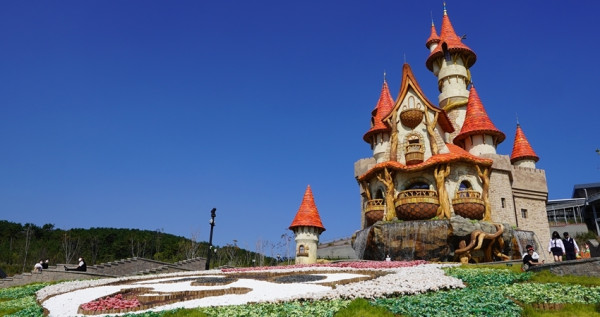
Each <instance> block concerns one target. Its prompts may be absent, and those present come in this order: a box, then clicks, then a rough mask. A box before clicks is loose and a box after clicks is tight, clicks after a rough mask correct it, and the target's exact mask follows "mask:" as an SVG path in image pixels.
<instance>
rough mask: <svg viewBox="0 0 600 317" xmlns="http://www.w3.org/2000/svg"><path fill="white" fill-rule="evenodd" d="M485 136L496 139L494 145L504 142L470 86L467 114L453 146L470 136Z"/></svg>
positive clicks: (501, 134) (500, 132) (503, 137)
mask: <svg viewBox="0 0 600 317" xmlns="http://www.w3.org/2000/svg"><path fill="white" fill-rule="evenodd" d="M478 134H479V135H480V134H487V135H492V136H494V137H496V140H497V141H496V142H497V143H496V144H499V143H501V142H502V141H504V139H505V138H506V136H505V135H504V133H502V131H500V130H498V129H497V128H496V126H495V125H494V124H493V123H492V121H491V120H490V118H489V117H488V115H487V112H486V111H485V108H484V107H483V103H481V99H479V95H478V94H477V91H476V90H475V86H473V85H471V90H470V91H469V101H468V103H467V113H466V114H465V122H464V123H463V126H462V129H461V130H460V133H459V134H458V135H457V136H456V137H455V138H454V141H453V142H454V144H456V145H461V143H462V141H463V140H464V139H465V138H466V137H468V136H471V135H478Z"/></svg>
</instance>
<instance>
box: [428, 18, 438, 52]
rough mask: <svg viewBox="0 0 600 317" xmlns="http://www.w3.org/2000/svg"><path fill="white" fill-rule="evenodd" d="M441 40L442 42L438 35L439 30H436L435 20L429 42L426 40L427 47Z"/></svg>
mask: <svg viewBox="0 0 600 317" xmlns="http://www.w3.org/2000/svg"><path fill="white" fill-rule="evenodd" d="M439 42H440V37H439V36H438V35H437V32H436V31H435V25H434V24H433V21H431V34H430V35H429V38H428V39H427V42H425V47H427V48H429V47H430V46H431V44H433V43H439Z"/></svg>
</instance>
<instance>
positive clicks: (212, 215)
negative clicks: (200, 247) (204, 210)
mask: <svg viewBox="0 0 600 317" xmlns="http://www.w3.org/2000/svg"><path fill="white" fill-rule="evenodd" d="M216 216H217V208H213V209H212V210H211V211H210V239H209V240H208V252H207V253H208V254H207V255H206V267H205V269H206V270H208V269H209V267H210V255H211V253H212V234H213V228H214V227H215V217H216Z"/></svg>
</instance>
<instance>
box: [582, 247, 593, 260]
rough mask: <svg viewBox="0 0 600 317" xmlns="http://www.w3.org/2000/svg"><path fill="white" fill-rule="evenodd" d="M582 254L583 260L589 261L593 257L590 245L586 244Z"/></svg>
mask: <svg viewBox="0 0 600 317" xmlns="http://www.w3.org/2000/svg"><path fill="white" fill-rule="evenodd" d="M580 253H581V258H582V259H589V258H590V257H591V254H590V245H589V244H587V243H586V244H585V245H584V247H583V250H581V252H580Z"/></svg>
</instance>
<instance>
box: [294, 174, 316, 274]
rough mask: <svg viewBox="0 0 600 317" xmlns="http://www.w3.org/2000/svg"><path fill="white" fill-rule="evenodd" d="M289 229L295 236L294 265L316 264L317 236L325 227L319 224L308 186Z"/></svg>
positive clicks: (313, 200)
mask: <svg viewBox="0 0 600 317" xmlns="http://www.w3.org/2000/svg"><path fill="white" fill-rule="evenodd" d="M289 229H290V230H292V231H293V232H294V235H295V240H296V264H312V263H316V262H317V246H318V245H319V236H320V235H321V233H322V232H323V231H325V227H324V226H323V223H322V222H321V216H319V211H318V210H317V205H316V204H315V199H314V197H313V193H312V190H311V189H310V185H309V186H308V187H306V192H305V193H304V198H303V199H302V203H301V204H300V208H299V209H298V212H297V213H296V216H295V217H294V221H292V224H291V225H290V227H289Z"/></svg>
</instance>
